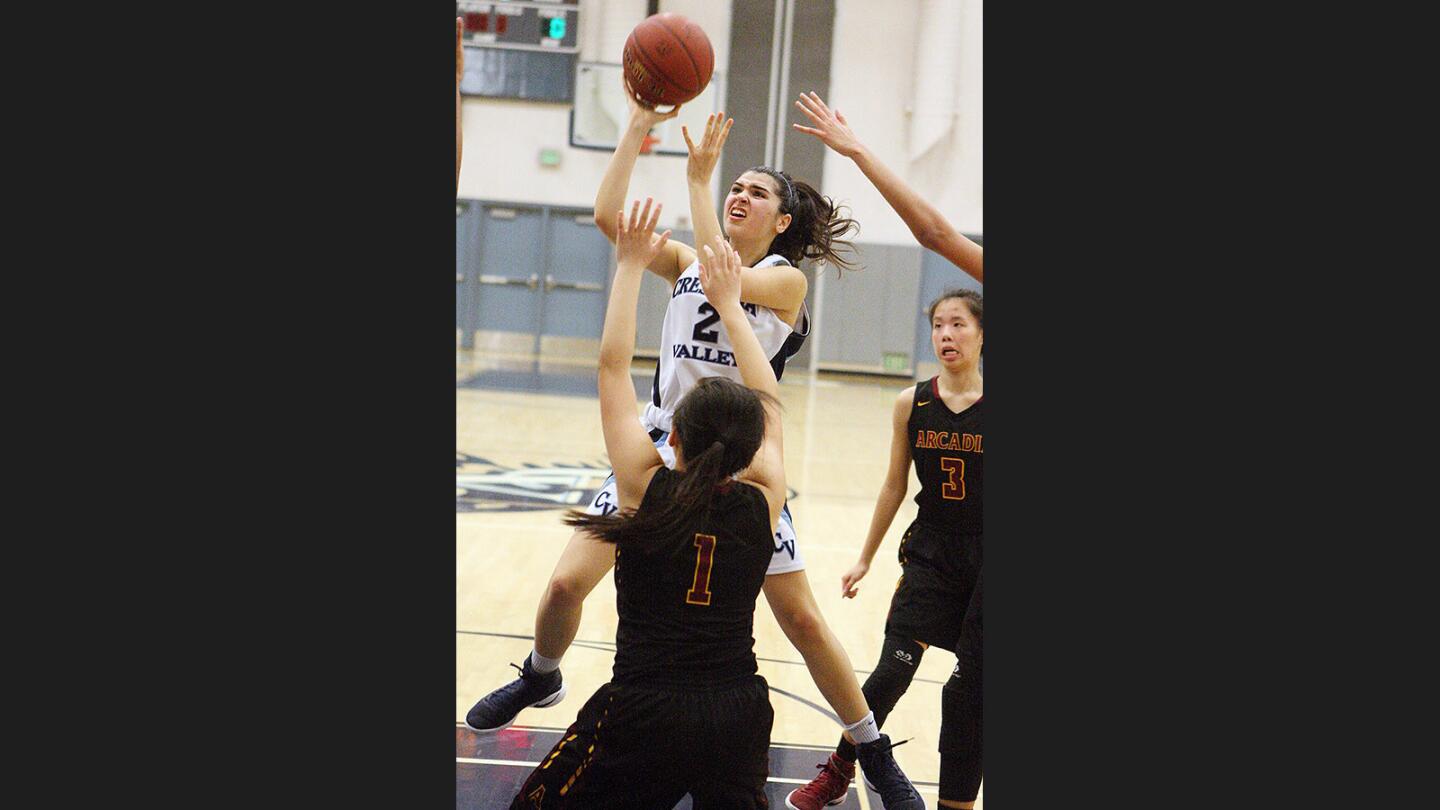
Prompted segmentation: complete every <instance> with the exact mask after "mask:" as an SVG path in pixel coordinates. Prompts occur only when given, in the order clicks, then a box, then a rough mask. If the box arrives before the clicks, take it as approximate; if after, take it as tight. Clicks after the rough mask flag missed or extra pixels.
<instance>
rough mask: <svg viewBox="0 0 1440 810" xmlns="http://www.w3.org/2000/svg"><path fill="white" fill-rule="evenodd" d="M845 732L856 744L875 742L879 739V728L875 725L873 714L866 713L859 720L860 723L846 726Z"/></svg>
mask: <svg viewBox="0 0 1440 810" xmlns="http://www.w3.org/2000/svg"><path fill="white" fill-rule="evenodd" d="M845 730H846V731H848V732H850V736H851V737H854V738H855V742H856V744H864V743H868V742H875V741H876V740H878V739H880V727H879V726H877V725H875V713H874V712H866V713H865V716H864V717H862V718H860V722H858V723H856V724H855V725H853V726H846V727H845Z"/></svg>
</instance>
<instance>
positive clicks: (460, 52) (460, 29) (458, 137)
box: [455, 17, 465, 194]
mask: <svg viewBox="0 0 1440 810" xmlns="http://www.w3.org/2000/svg"><path fill="white" fill-rule="evenodd" d="M463 33H465V20H464V19H463V18H461V17H456V18H455V193H456V194H459V193H460V147H461V146H463V145H464V143H463V141H464V138H463V132H462V130H463V127H462V126H461V125H460V80H461V79H463V78H465V46H464V45H462V44H461V42H460V35H461V34H463Z"/></svg>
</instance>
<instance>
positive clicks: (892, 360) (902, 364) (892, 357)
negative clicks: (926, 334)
mask: <svg viewBox="0 0 1440 810" xmlns="http://www.w3.org/2000/svg"><path fill="white" fill-rule="evenodd" d="M883 366H884V368H885V370H886V371H889V372H898V373H901V374H903V373H905V371H906V370H908V369H909V368H910V355H908V354H897V353H895V352H886V353H885V359H884V360H883Z"/></svg>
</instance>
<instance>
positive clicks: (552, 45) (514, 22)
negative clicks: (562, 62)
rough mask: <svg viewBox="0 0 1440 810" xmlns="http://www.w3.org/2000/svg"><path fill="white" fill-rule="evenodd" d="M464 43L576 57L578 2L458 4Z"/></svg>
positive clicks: (507, 0) (469, 0)
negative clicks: (462, 25) (463, 25)
mask: <svg viewBox="0 0 1440 810" xmlns="http://www.w3.org/2000/svg"><path fill="white" fill-rule="evenodd" d="M455 16H457V17H464V18H465V36H464V41H465V44H466V45H467V46H470V47H474V48H500V49H511V50H522V51H547V52H550V53H572V54H573V53H578V52H579V51H580V47H579V44H578V43H577V42H576V35H577V34H578V32H579V27H580V26H579V23H580V0H550V1H549V2H544V1H543V0H493V2H483V3H482V2H476V0H460V1H459V2H457V3H456V4H455Z"/></svg>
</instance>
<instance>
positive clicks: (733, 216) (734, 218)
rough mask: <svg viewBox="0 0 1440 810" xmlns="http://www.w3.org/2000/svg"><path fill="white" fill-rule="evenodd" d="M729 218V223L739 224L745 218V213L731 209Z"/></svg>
mask: <svg viewBox="0 0 1440 810" xmlns="http://www.w3.org/2000/svg"><path fill="white" fill-rule="evenodd" d="M729 216H730V221H731V222H739V221H740V220H742V219H744V218H745V212H744V211H742V210H741V209H739V208H731V209H730V215H729Z"/></svg>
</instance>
